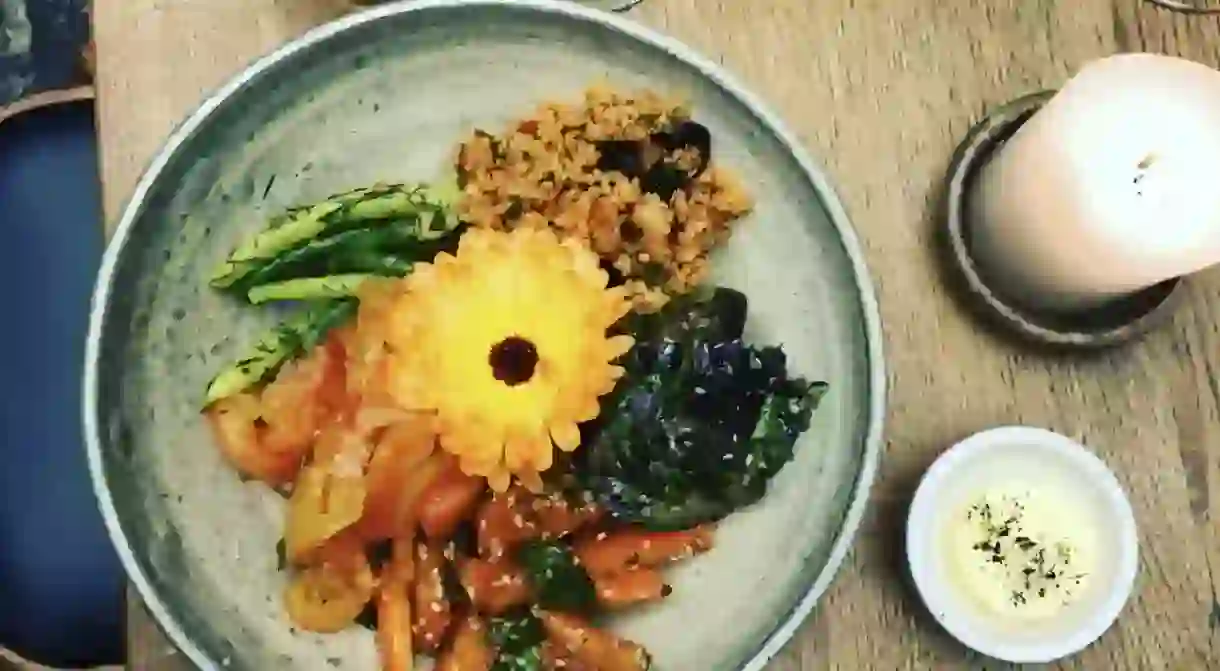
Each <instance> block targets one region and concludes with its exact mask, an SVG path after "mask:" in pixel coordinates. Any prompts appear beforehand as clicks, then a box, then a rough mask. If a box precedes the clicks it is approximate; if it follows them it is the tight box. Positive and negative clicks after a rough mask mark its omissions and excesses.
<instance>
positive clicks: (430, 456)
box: [360, 417, 447, 540]
mask: <svg viewBox="0 0 1220 671" xmlns="http://www.w3.org/2000/svg"><path fill="white" fill-rule="evenodd" d="M435 445H436V434H435V433H434V431H433V427H432V423H431V420H429V419H427V418H422V417H421V418H418V419H414V420H409V421H405V422H399V423H396V424H393V425H391V426H389V427H388V428H386V430H385V433H384V434H382V437H381V439H380V440H379V441H378V443H377V447H376V448H375V449H374V451H373V457H372V459H370V460H369V467H368V473H367V474H366V475H365V482H366V485H367V488H368V497H367V499H366V500H365V505H364V515H363V517H362V518H361V520H360V528H361V531H362V532H363V533H364V535H365V537H367V538H368V539H370V540H377V539H381V538H390V537H394V536H400V535H402V534H404V533H406V532H407V531H409V530H410V529H412V528H413V527H414V525H415V515H416V510H417V509H418V508H419V502H420V500H421V498H422V496H423V493H424V492H425V491H426V489H427V488H428V487H429V486H430V485H431V484H432V482H433V481H434V480H435V479H436V477H437V476H438V475H439V474H440V473H441V471H442V470H443V467H444V466H445V464H446V463H447V462H446V461H445V460H444V459H442V458H441V457H440V455H438V454H437V453H435V452H434V449H435Z"/></svg>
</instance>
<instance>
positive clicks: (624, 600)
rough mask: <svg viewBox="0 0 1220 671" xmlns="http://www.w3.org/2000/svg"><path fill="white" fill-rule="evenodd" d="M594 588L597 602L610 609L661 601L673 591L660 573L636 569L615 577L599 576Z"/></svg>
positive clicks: (653, 570)
mask: <svg viewBox="0 0 1220 671" xmlns="http://www.w3.org/2000/svg"><path fill="white" fill-rule="evenodd" d="M593 586H594V588H595V589H596V590H597V602H598V603H599V604H601V605H602V606H604V607H605V608H610V609H619V608H626V607H628V606H633V605H635V604H639V603H648V602H650V601H660V600H661V599H664V598H665V597H667V596H669V595H670V593H671V592H672V591H673V590H672V589H671V588H670V586H669V585H666V584H665V579H664V578H663V577H661V574H660V572H658V571H656V570H655V569H650V568H635V569H630V570H627V571H623V572H622V573H616V574H613V575H603V576H598V577H597V579H596V580H594V581H593Z"/></svg>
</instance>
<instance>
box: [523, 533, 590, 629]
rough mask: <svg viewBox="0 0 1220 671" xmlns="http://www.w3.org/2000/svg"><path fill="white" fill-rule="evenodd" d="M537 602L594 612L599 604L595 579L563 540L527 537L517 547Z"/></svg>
mask: <svg viewBox="0 0 1220 671" xmlns="http://www.w3.org/2000/svg"><path fill="white" fill-rule="evenodd" d="M517 563H519V564H520V565H521V568H523V569H525V573H526V575H527V576H529V581H530V585H531V587H532V588H533V592H534V596H535V599H536V601H537V602H538V605H539V606H541V607H543V608H545V609H547V610H556V611H563V612H569V613H587V612H591V611H592V610H593V609H594V608H595V607H596V606H597V592H596V590H595V589H594V587H593V580H592V579H591V578H589V574H588V573H587V572H585V570H584V569H583V568H581V566H580V564H578V563H577V561H576V556H575V555H573V554H572V550H571V549H570V548H569V547H568V546H567V545H565V544H563V543H557V542H546V541H528V542H526V543H525V544H524V545H522V546H521V548H520V549H519V550H518V551H517Z"/></svg>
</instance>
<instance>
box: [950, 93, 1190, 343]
mask: <svg viewBox="0 0 1220 671" xmlns="http://www.w3.org/2000/svg"><path fill="white" fill-rule="evenodd" d="M1054 93H1055V92H1054V91H1044V92H1041V93H1034V94H1031V95H1028V96H1025V97H1023V98H1018V99H1017V100H1014V101H1012V102H1010V103H1008V104H1006V105H1004V106H1002V107H1000V108H998V109H996V110H995V111H993V112H992V113H990V114H989V115H987V117H986V118H984V119H983V120H982V121H980V122H979V123H978V124H976V125H975V126H974V128H972V129H971V130H970V133H969V134H968V135H967V136H966V139H965V141H963V142H962V144H960V145H959V146H958V148H957V151H956V152H955V153H954V156H953V161H952V162H951V163H950V165H949V173H948V177H947V178H946V185H947V194H946V200H945V207H944V212H943V216H942V217H940V219H939V221H940V225H942V226H944V229H943V230H942V231H941V233H942V236H943V238H944V243H945V248H946V249H945V251H946V257H947V259H946V262H947V264H948V266H949V269H950V270H951V271H952V273H953V275H954V276H955V277H956V278H957V279H959V280H961V284H962V285H963V286H962V289H963V292H962V293H963V294H964V295H965V297H966V298H967V299H968V301H969V303H970V306H971V307H972V308H973V309H975V311H976V312H978V313H980V314H981V315H982V316H984V317H986V318H988V319H990V320H991V321H992V322H993V323H995V324H997V325H999V326H1000V327H1002V328H1003V329H1005V330H1006V331H1007V332H1009V333H1012V334H1016V335H1018V336H1020V337H1021V338H1023V339H1025V340H1026V341H1029V342H1033V343H1036V344H1039V345H1044V346H1049V347H1053V348H1059V349H1102V348H1106V347H1113V346H1115V345H1120V344H1122V343H1125V342H1128V341H1130V340H1133V339H1135V338H1137V337H1139V336H1142V335H1143V334H1145V333H1147V332H1148V331H1149V330H1151V329H1152V328H1155V327H1156V326H1157V325H1159V324H1161V323H1162V322H1164V321H1166V320H1167V319H1168V318H1169V317H1170V316H1171V315H1172V314H1173V310H1174V308H1175V307H1176V306H1177V305H1178V303H1179V302H1180V300H1181V296H1182V293H1183V292H1182V291H1181V287H1182V282H1181V280H1178V279H1173V280H1168V281H1165V282H1162V283H1160V284H1157V285H1155V286H1152V287H1149V288H1147V289H1145V290H1143V291H1140V292H1137V293H1135V294H1132V295H1131V296H1128V297H1125V298H1122V299H1119V300H1116V301H1113V302H1111V303H1108V304H1106V305H1105V306H1102V307H1100V308H1097V309H1093V310H1088V311H1085V312H1079V313H1048V312H1043V311H1038V310H1033V309H1030V308H1027V307H1024V306H1022V305H1020V304H1018V303H1017V302H1015V301H1013V300H1012V299H1011V298H1010V297H1008V296H1005V295H1004V293H1003V291H1002V290H1001V289H999V288H997V287H995V286H993V285H992V284H991V282H990V280H989V278H988V277H987V271H986V268H982V267H980V266H979V265H978V264H977V263H976V262H975V258H974V256H973V255H972V253H971V249H970V220H969V216H968V214H969V211H970V204H969V199H970V197H971V192H972V188H973V186H974V180H975V178H976V176H977V175H978V173H979V170H980V169H981V168H982V167H983V166H984V165H986V163H987V161H988V160H989V159H990V158H991V156H992V155H993V154H995V153H996V152H997V151H999V150H1000V149H1001V148H1002V147H1003V146H1004V143H1005V142H1006V141H1008V139H1009V138H1011V137H1012V136H1013V135H1014V134H1015V133H1016V132H1017V130H1018V129H1020V127H1021V125H1022V124H1024V123H1025V122H1026V121H1027V120H1028V119H1029V118H1030V117H1032V116H1033V115H1034V113H1035V112H1037V111H1038V110H1039V109H1041V108H1042V106H1043V105H1045V104H1046V103H1047V101H1049V100H1050V99H1051V97H1052V96H1053V95H1054Z"/></svg>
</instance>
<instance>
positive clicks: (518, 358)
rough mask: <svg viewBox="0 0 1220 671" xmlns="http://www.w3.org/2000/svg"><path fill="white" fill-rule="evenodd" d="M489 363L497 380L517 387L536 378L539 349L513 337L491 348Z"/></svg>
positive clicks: (524, 340) (532, 344)
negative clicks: (535, 371)
mask: <svg viewBox="0 0 1220 671" xmlns="http://www.w3.org/2000/svg"><path fill="white" fill-rule="evenodd" d="M487 363H489V364H491V374H492V375H495V376H496V379H497V380H499V381H501V382H503V383H504V384H506V385H508V386H510V387H515V386H517V385H519V384H524V383H526V382H529V381H530V378H532V377H534V368H536V367H537V366H538V349H537V348H535V347H534V343H532V342H530V341H528V340H526V339H525V338H520V337H517V336H512V337H510V338H505V339H504V340H501V341H500V342H498V343H496V344H495V345H494V346H493V347H492V348H491V354H490V355H488V357H487Z"/></svg>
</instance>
